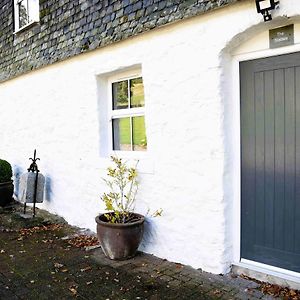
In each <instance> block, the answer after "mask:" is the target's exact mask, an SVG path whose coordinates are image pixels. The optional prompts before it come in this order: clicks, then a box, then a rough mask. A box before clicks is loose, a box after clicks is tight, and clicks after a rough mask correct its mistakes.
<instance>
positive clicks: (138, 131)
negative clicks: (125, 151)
mask: <svg viewBox="0 0 300 300" xmlns="http://www.w3.org/2000/svg"><path fill="white" fill-rule="evenodd" d="M132 132H133V137H132V140H133V150H135V151H145V150H146V149H147V137H146V130H145V117H144V116H141V117H133V118H132Z"/></svg>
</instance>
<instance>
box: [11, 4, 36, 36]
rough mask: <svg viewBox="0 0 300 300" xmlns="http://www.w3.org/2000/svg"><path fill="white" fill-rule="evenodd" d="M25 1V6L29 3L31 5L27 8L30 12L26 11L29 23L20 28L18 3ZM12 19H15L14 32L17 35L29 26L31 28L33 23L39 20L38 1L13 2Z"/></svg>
mask: <svg viewBox="0 0 300 300" xmlns="http://www.w3.org/2000/svg"><path fill="white" fill-rule="evenodd" d="M22 1H25V2H27V4H28V3H29V2H30V4H31V5H32V7H31V6H29V8H30V10H29V11H28V14H29V22H28V23H27V24H26V25H24V26H22V27H20V19H19V3H20V2H22ZM14 18H15V32H14V33H17V32H19V31H21V30H23V29H25V28H27V27H29V26H31V25H32V24H34V23H37V22H39V20H40V5H39V0H14Z"/></svg>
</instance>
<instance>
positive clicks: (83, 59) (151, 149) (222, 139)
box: [0, 0, 300, 273]
mask: <svg viewBox="0 0 300 300" xmlns="http://www.w3.org/2000/svg"><path fill="white" fill-rule="evenodd" d="M291 2H292V4H291ZM293 4H294V5H293ZM296 12H298V13H299V12H300V5H299V3H298V1H297V0H282V1H281V9H280V10H278V11H277V12H275V14H276V15H278V16H279V15H288V16H289V15H294V14H295V13H296ZM258 23H261V24H262V17H261V15H258V14H257V13H256V11H255V6H254V2H253V1H243V3H238V4H236V5H232V6H229V7H228V8H223V9H220V10H217V11H214V12H211V13H207V14H205V15H203V16H198V17H194V18H192V19H189V20H187V21H182V22H177V23H176V24H174V25H170V26H166V27H164V28H162V29H159V30H154V31H152V32H150V33H146V34H142V35H140V36H138V37H135V38H131V39H129V40H127V41H124V42H120V43H117V44H115V45H112V46H107V47H105V48H102V49H99V50H95V51H92V52H89V53H87V54H82V55H79V56H77V57H75V58H72V59H69V60H66V61H64V62H60V63H56V64H54V65H51V66H48V67H45V68H42V69H40V70H37V71H33V72H31V73H29V74H27V75H24V76H20V77H18V78H15V79H12V80H10V81H7V82H4V83H2V84H0V109H1V112H2V114H1V119H0V128H1V134H2V136H1V143H0V153H1V157H3V158H6V159H8V160H9V161H10V162H12V164H13V165H14V170H15V175H16V177H18V176H19V174H20V173H22V172H24V171H25V170H26V168H27V167H28V164H29V161H28V160H27V158H28V157H29V156H31V155H32V152H33V149H34V148H36V149H37V151H38V156H39V157H40V158H41V161H40V162H39V167H40V170H41V171H42V172H43V173H44V174H45V176H46V185H47V186H46V201H45V203H44V204H43V205H42V206H41V207H43V208H46V209H48V210H49V211H51V212H54V213H57V214H59V215H62V216H63V217H65V218H66V220H67V221H68V222H70V223H71V224H74V225H77V226H81V227H87V228H90V229H92V230H95V222H94V217H95V215H96V214H97V213H99V212H100V211H101V210H102V209H103V206H102V205H101V203H100V200H99V198H100V194H101V193H102V192H103V191H104V189H105V186H104V185H103V182H102V181H101V177H102V176H104V174H105V168H106V167H107V166H108V164H109V159H108V158H107V157H103V155H101V151H100V150H101V145H103V143H104V144H105V143H106V142H107V141H106V140H105V139H104V138H102V139H101V137H103V134H101V135H100V132H101V130H102V128H103V127H102V126H103V110H102V109H103V107H105V101H107V99H106V98H105V84H106V82H107V78H108V77H109V76H111V75H113V74H118V72H123V71H127V70H130V69H136V68H140V69H141V72H142V75H143V79H144V86H145V101H146V130H147V139H148V151H147V153H146V155H145V157H143V158H141V164H140V172H141V174H140V182H141V185H140V193H139V195H138V201H140V204H139V205H138V207H137V208H138V210H139V211H140V212H142V213H143V212H145V211H146V210H147V208H148V207H149V208H151V209H152V210H155V209H157V208H160V207H161V208H163V216H162V217H159V218H155V219H151V218H149V219H148V222H147V227H146V234H145V238H144V241H143V244H142V247H141V250H143V251H145V252H148V253H153V254H155V255H158V256H160V257H164V258H167V259H169V260H172V261H177V262H181V263H184V264H189V265H191V266H193V267H195V268H202V269H204V270H206V271H210V272H213V273H224V272H227V271H228V270H229V267H230V265H231V263H232V261H233V235H232V230H231V229H232V224H233V221H232V220H233V219H232V217H233V205H232V203H233V198H234V197H236V196H237V195H235V193H234V187H233V184H232V179H233V178H234V176H235V174H236V173H235V171H234V165H233V161H234V160H233V159H232V157H233V156H234V155H235V154H236V152H235V150H234V147H232V145H233V142H234V139H233V138H232V136H231V133H232V132H233V131H234V128H233V126H231V125H230V124H229V125H228V124H227V123H226V120H227V119H228V118H226V117H225V113H226V114H230V107H231V106H232V107H234V105H233V103H232V102H231V99H229V98H228V97H230V95H231V94H230V86H227V78H226V74H228V73H226V72H225V71H224V70H226V68H225V67H228V60H225V59H224V55H223V54H224V48H226V46H227V45H229V44H230V41H232V39H233V38H234V37H236V36H238V35H239V34H240V33H241V32H244V31H245V30H246V29H248V28H250V27H251V26H253V25H255V24H258ZM270 24H271V23H270ZM242 40H243V39H241V40H239V41H238V42H237V44H238V43H240V42H241V41H242ZM224 105H226V109H224ZM229 123H230V122H229ZM16 191H17V189H16Z"/></svg>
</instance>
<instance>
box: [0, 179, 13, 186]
mask: <svg viewBox="0 0 300 300" xmlns="http://www.w3.org/2000/svg"><path fill="white" fill-rule="evenodd" d="M11 183H13V180H10V181H5V182H0V186H1V185H7V184H11Z"/></svg>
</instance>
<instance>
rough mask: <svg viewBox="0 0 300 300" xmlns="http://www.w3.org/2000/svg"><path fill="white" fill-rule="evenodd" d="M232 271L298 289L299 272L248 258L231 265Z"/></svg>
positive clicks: (299, 286) (299, 281) (299, 283)
mask: <svg viewBox="0 0 300 300" xmlns="http://www.w3.org/2000/svg"><path fill="white" fill-rule="evenodd" d="M232 273H234V274H236V275H242V274H243V275H246V276H248V277H251V278H254V279H256V280H259V281H263V282H269V283H271V284H276V285H280V286H284V287H288V288H291V289H296V290H299V289H300V274H299V273H296V272H291V271H287V270H283V269H280V268H276V267H272V266H268V265H265V264H261V263H256V262H252V261H248V260H243V259H242V260H241V262H238V263H234V264H233V265H232Z"/></svg>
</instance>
